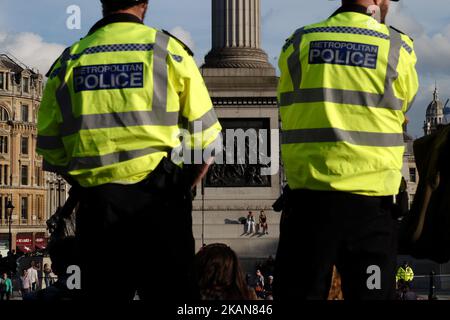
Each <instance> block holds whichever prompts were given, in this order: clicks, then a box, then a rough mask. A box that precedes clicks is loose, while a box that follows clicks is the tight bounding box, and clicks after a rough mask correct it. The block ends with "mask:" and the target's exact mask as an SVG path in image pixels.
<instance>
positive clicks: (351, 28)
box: [274, 0, 419, 300]
mask: <svg viewBox="0 0 450 320" xmlns="http://www.w3.org/2000/svg"><path fill="white" fill-rule="evenodd" d="M392 1H394V0H392ZM389 6H390V1H389V0H344V1H342V7H341V8H339V9H338V10H337V11H336V12H335V13H334V14H333V15H332V16H331V17H329V18H328V19H326V20H325V21H323V22H319V23H316V24H313V25H309V26H306V27H303V28H300V29H298V30H297V31H296V32H295V33H294V34H293V35H292V36H291V37H290V38H289V39H288V40H287V42H286V44H285V45H284V47H283V50H282V53H281V56H280V60H279V66H280V70H281V76H280V81H279V89H278V98H279V105H280V113H281V119H282V157H283V161H284V164H285V170H286V175H287V180H288V184H289V187H290V189H291V192H290V193H288V195H287V202H286V205H285V208H284V213H283V217H282V222H281V235H280V243H279V248H278V254H277V263H276V265H277V267H276V272H275V273H276V274H275V277H274V278H275V281H274V290H275V291H274V298H275V299H279V300H289V299H326V298H327V296H328V292H329V289H330V285H331V278H332V272H333V266H334V265H336V266H337V269H338V271H339V272H340V274H341V276H342V289H343V293H344V299H346V300H359V299H361V300H374V299H382V300H384V299H393V298H394V297H395V268H396V243H397V240H396V231H395V229H396V226H395V223H394V220H393V218H392V217H391V208H392V205H393V198H394V195H396V194H397V193H398V190H399V186H400V182H401V180H402V175H401V170H402V165H403V153H404V140H403V124H404V122H405V113H406V112H407V111H408V110H409V109H410V107H411V105H412V103H413V101H414V97H415V96H416V93H417V91H418V86H419V84H418V76H417V73H416V69H415V64H416V55H415V53H414V46H413V41H412V40H411V39H410V38H409V37H408V36H407V35H405V34H403V33H402V32H400V31H398V30H396V29H395V28H393V27H390V26H388V25H386V24H385V18H386V15H387V13H388V9H389ZM293 261H299V262H298V263H294V262H293ZM292 274H300V275H301V281H297V282H296V285H295V286H292V282H291V280H292Z"/></svg>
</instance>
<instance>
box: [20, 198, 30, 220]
mask: <svg viewBox="0 0 450 320" xmlns="http://www.w3.org/2000/svg"><path fill="white" fill-rule="evenodd" d="M20 213H21V218H22V221H23V222H26V221H28V197H22V198H21V201H20Z"/></svg>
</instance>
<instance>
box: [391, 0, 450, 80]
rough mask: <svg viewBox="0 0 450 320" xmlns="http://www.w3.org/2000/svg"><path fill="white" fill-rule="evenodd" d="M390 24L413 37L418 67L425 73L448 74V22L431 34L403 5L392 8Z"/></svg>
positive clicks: (449, 71) (449, 27)
mask: <svg viewBox="0 0 450 320" xmlns="http://www.w3.org/2000/svg"><path fill="white" fill-rule="evenodd" d="M390 21H391V24H392V25H394V26H396V27H398V28H399V29H400V30H402V31H404V32H405V33H407V34H408V35H410V36H411V37H412V38H413V39H414V46H415V50H416V54H417V58H418V63H417V66H418V69H419V71H420V72H421V73H422V74H427V75H430V74H432V75H434V76H437V75H446V76H449V75H450V59H449V58H448V57H450V24H448V25H446V26H445V27H444V28H442V29H441V30H440V31H438V32H435V33H433V34H429V33H427V32H426V29H425V27H424V26H423V25H422V24H421V23H420V22H419V21H418V20H417V19H415V18H414V17H413V16H412V15H410V14H409V12H408V10H406V9H405V5H401V6H398V7H397V8H396V10H393V12H392V15H391V18H390Z"/></svg>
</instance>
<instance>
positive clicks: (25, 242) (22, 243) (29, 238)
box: [16, 233, 34, 253]
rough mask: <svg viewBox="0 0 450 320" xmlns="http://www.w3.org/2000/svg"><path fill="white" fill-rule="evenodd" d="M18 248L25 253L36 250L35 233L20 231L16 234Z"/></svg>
mask: <svg viewBox="0 0 450 320" xmlns="http://www.w3.org/2000/svg"><path fill="white" fill-rule="evenodd" d="M16 248H17V250H20V251H22V252H24V253H29V252H33V251H34V243H33V234H32V233H18V234H17V236H16Z"/></svg>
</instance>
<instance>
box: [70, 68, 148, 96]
mask: <svg viewBox="0 0 450 320" xmlns="http://www.w3.org/2000/svg"><path fill="white" fill-rule="evenodd" d="M73 83H74V89H75V92H81V91H95V90H113V89H129V88H143V87H144V64H143V63H124V64H102V65H94V66H83V67H78V68H75V69H74V77H73Z"/></svg>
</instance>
